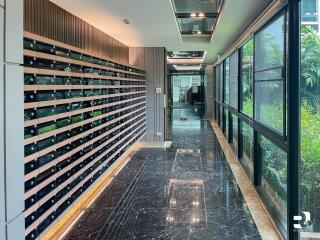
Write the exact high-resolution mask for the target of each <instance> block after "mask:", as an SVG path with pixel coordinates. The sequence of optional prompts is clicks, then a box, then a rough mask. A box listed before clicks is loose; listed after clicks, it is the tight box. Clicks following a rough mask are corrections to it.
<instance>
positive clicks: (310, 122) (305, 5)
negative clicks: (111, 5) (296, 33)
mask: <svg viewBox="0 0 320 240" xmlns="http://www.w3.org/2000/svg"><path fill="white" fill-rule="evenodd" d="M318 3H319V2H318ZM316 5H317V1H315V0H314V1H311V0H301V20H302V26H301V78H300V86H301V91H300V94H301V108H300V111H301V137H300V142H301V145H300V146H301V164H300V165H301V185H300V194H301V197H300V208H301V211H305V212H310V215H311V223H310V224H308V225H305V226H303V227H304V228H303V232H308V233H302V234H301V235H302V237H303V238H304V239H309V237H310V238H311V237H312V238H313V239H314V238H316V239H320V73H319V69H320V57H319V52H320V37H319V34H318V32H317V31H316V30H314V28H313V27H312V25H311V23H310V25H308V24H306V23H304V21H314V20H316V19H317V15H316V14H315V13H317V11H316Z"/></svg>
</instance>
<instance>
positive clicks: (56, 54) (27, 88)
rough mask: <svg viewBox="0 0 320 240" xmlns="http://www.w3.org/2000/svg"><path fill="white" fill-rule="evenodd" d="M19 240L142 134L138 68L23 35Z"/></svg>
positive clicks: (42, 226)
mask: <svg viewBox="0 0 320 240" xmlns="http://www.w3.org/2000/svg"><path fill="white" fill-rule="evenodd" d="M24 48H25V50H24V73H25V74H24V84H25V85H24V97H25V98H24V100H25V103H24V110H25V112H24V127H25V128H24V130H25V135H24V137H25V140H24V146H25V158H24V170H25V227H26V232H25V235H26V239H27V240H29V239H35V238H37V237H39V236H40V237H42V235H43V234H44V232H45V230H46V229H48V227H49V226H51V225H52V224H54V222H55V220H56V219H57V218H59V217H61V216H63V214H64V213H65V212H66V211H67V209H69V207H70V206H72V204H73V203H75V202H76V201H77V199H78V198H79V197H80V196H82V194H83V193H84V192H85V191H86V190H87V189H89V187H90V186H92V185H93V183H94V182H95V181H96V180H97V179H98V178H99V177H100V176H101V175H102V174H103V173H104V172H105V171H106V170H107V169H108V168H109V167H110V166H111V164H113V163H114V162H116V161H117V160H118V159H119V158H120V157H121V156H122V155H123V154H124V153H125V151H126V150H127V149H128V148H129V147H130V146H131V145H132V144H134V143H135V142H136V141H138V140H139V139H140V138H141V137H143V136H144V133H145V128H146V124H145V119H146V113H145V109H146V97H145V93H146V87H145V72H144V71H143V70H141V69H138V68H136V67H133V66H129V65H123V64H118V63H117V62H114V61H111V60H110V59H104V58H100V57H99V55H95V54H89V51H87V50H82V49H80V48H75V47H73V46H70V45H66V44H64V43H60V42H57V41H53V40H51V39H47V38H43V37H40V36H37V35H34V34H30V33H25V38H24Z"/></svg>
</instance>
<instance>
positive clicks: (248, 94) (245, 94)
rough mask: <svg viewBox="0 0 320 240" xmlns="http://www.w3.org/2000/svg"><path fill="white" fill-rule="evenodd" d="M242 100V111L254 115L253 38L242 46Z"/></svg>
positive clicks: (250, 115)
mask: <svg viewBox="0 0 320 240" xmlns="http://www.w3.org/2000/svg"><path fill="white" fill-rule="evenodd" d="M240 64H241V76H240V77H241V86H240V87H241V94H242V95H241V102H240V111H241V112H242V113H244V114H246V115H248V116H249V117H253V39H250V40H249V41H248V42H246V43H245V44H244V45H243V46H242V48H241V63H240Z"/></svg>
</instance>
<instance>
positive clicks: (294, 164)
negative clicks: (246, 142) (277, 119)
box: [287, 0, 300, 240]
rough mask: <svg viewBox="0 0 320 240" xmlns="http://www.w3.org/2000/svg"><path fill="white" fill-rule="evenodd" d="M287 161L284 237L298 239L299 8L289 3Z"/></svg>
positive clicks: (292, 1)
mask: <svg viewBox="0 0 320 240" xmlns="http://www.w3.org/2000/svg"><path fill="white" fill-rule="evenodd" d="M288 40H289V41H288V59H290V61H289V62H288V90H287V91H288V150H289V151H288V158H287V166H288V167H287V169H288V173H287V178H288V179H287V183H288V188H287V189H288V195H287V199H288V203H287V206H288V207H287V216H288V219H287V224H288V233H287V237H288V239H290V240H298V239H300V236H299V232H297V231H295V229H294V227H293V224H294V221H293V217H294V216H295V215H299V197H300V194H299V193H300V7H299V0H289V1H288Z"/></svg>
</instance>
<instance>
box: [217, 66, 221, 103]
mask: <svg viewBox="0 0 320 240" xmlns="http://www.w3.org/2000/svg"><path fill="white" fill-rule="evenodd" d="M221 67H222V65H221V64H219V65H217V67H216V99H217V100H221V95H220V85H222V78H221V75H220V68H221Z"/></svg>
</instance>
